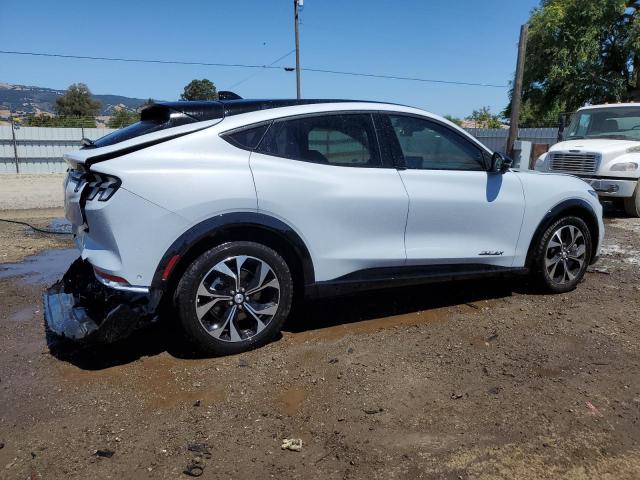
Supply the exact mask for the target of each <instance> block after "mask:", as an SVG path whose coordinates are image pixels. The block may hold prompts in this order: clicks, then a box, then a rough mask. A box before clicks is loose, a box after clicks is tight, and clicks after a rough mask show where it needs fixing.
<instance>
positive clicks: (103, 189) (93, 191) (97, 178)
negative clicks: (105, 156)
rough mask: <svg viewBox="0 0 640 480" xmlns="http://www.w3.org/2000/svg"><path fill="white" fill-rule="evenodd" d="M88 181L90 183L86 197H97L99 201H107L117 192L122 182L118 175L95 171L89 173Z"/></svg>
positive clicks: (91, 198) (88, 198)
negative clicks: (113, 175)
mask: <svg viewBox="0 0 640 480" xmlns="http://www.w3.org/2000/svg"><path fill="white" fill-rule="evenodd" d="M87 181H88V184H87V186H86V187H85V191H86V199H87V200H94V199H97V200H98V201H99V202H106V201H107V200H109V199H110V198H111V197H113V194H114V193H116V190H118V188H120V184H121V183H122V182H121V181H120V179H119V178H117V177H112V176H110V175H105V174H103V173H95V172H91V173H90V174H88V176H87ZM83 193H84V192H83Z"/></svg>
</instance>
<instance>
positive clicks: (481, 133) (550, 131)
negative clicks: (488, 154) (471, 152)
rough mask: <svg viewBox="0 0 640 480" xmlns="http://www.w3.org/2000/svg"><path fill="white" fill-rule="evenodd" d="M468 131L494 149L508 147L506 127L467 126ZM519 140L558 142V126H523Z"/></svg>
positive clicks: (503, 149)
mask: <svg viewBox="0 0 640 480" xmlns="http://www.w3.org/2000/svg"><path fill="white" fill-rule="evenodd" d="M467 132H469V133H470V134H471V135H473V136H474V137H476V138H477V139H478V140H480V141H481V142H482V143H483V144H485V145H486V146H487V147H488V148H490V149H491V150H493V151H498V152H504V151H506V149H507V137H508V136H509V130H508V129H506V128H467ZM518 140H521V141H525V142H531V143H545V144H549V145H553V144H554V143H558V129H557V128H521V129H520V131H519V132H518Z"/></svg>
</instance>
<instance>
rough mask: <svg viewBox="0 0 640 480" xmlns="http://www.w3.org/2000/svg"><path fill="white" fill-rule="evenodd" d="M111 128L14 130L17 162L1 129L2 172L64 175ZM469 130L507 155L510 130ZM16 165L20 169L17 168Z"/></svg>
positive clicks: (533, 137)
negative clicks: (66, 156) (68, 160)
mask: <svg viewBox="0 0 640 480" xmlns="http://www.w3.org/2000/svg"><path fill="white" fill-rule="evenodd" d="M112 131H113V129H110V128H50V127H15V137H16V150H17V155H18V158H17V161H16V155H15V153H16V152H15V150H14V143H13V135H12V132H11V127H10V126H8V127H4V126H0V173H16V171H18V172H19V173H62V172H64V171H66V169H67V167H66V164H65V163H64V161H63V160H62V154H63V153H64V152H67V151H69V150H75V149H77V148H79V147H80V140H81V139H82V137H86V138H89V139H91V140H95V139H97V138H100V137H102V136H104V135H106V134H107V133H110V132H112ZM467 131H468V132H469V133H470V134H471V135H473V136H474V137H476V138H477V139H478V140H480V141H481V142H482V143H484V144H485V145H486V146H487V147H489V148H490V149H491V150H497V151H501V152H504V151H505V150H506V146H507V136H508V134H509V130H506V129H500V128H493V129H487V128H470V129H467ZM557 138H558V129H557V128H522V129H520V135H519V136H518V139H519V140H525V141H530V142H533V143H548V144H550V145H553V144H554V143H556V142H557ZM16 163H17V169H16Z"/></svg>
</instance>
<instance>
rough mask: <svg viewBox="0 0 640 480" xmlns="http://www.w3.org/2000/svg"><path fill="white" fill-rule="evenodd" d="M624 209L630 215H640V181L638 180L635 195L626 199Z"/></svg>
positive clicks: (636, 216)
mask: <svg viewBox="0 0 640 480" xmlns="http://www.w3.org/2000/svg"><path fill="white" fill-rule="evenodd" d="M624 211H625V212H627V215H629V216H630V217H634V218H638V217H640V182H638V185H637V186H636V190H635V192H633V196H632V197H629V198H625V199H624Z"/></svg>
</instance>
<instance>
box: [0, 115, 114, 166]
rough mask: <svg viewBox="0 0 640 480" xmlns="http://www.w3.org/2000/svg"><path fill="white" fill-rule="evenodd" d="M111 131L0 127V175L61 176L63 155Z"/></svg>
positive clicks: (102, 129)
mask: <svg viewBox="0 0 640 480" xmlns="http://www.w3.org/2000/svg"><path fill="white" fill-rule="evenodd" d="M112 131H113V129H111V128H50V127H20V126H17V125H16V126H15V127H14V126H0V173H64V172H65V171H66V169H67V166H66V164H65V163H64V161H63V160H62V154H63V153H65V152H68V151H69V150H76V149H78V148H79V147H80V140H82V138H83V137H84V138H89V139H91V140H95V139H97V138H100V137H102V136H104V135H106V134H107V133H110V132H112Z"/></svg>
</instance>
